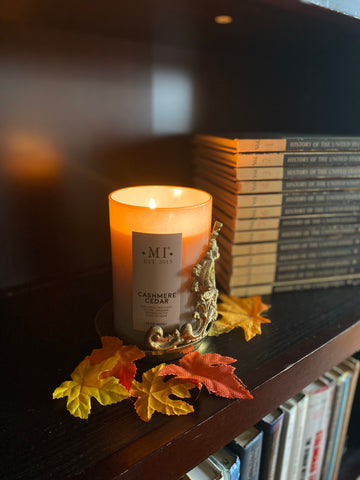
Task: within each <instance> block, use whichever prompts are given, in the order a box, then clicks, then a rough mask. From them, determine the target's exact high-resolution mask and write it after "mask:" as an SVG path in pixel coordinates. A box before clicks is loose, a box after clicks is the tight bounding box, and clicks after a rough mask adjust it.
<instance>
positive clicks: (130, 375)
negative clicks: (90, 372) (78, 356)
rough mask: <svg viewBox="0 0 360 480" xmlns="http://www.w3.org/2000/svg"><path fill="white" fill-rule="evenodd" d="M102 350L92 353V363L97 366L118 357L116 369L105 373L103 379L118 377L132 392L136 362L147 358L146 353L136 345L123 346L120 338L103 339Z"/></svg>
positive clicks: (109, 337) (107, 337) (106, 337)
mask: <svg viewBox="0 0 360 480" xmlns="http://www.w3.org/2000/svg"><path fill="white" fill-rule="evenodd" d="M101 343H102V348H98V349H95V350H93V351H92V352H91V355H90V363H91V365H96V364H97V363H100V362H102V361H103V360H105V359H107V358H109V357H117V358H118V361H117V363H116V365H115V366H114V368H112V369H111V370H110V371H108V372H104V373H103V374H102V375H101V378H106V377H116V378H118V379H119V382H120V383H121V384H122V385H124V386H125V387H126V389H127V390H129V391H130V388H131V384H132V381H133V379H134V377H135V374H136V365H135V363H134V362H135V360H139V359H140V358H143V357H144V356H145V353H144V352H143V351H142V350H140V349H139V348H138V347H136V346H135V345H123V342H122V340H120V338H118V337H111V336H104V337H101Z"/></svg>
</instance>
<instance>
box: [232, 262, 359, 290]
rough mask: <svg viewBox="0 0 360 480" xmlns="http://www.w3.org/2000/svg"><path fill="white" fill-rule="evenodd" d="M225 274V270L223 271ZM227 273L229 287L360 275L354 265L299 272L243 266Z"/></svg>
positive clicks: (357, 267)
mask: <svg viewBox="0 0 360 480" xmlns="http://www.w3.org/2000/svg"><path fill="white" fill-rule="evenodd" d="M225 275H226V272H225ZM227 275H228V283H229V285H230V287H244V286H246V285H259V284H261V283H271V284H276V283H285V282H289V283H290V282H295V281H308V280H314V281H315V280H317V281H321V280H322V279H328V280H329V279H331V278H333V277H340V276H343V277H344V276H348V275H360V266H356V267H348V268H346V267H334V268H321V269H320V268H319V269H317V270H315V271H314V270H309V271H307V270H305V271H301V272H285V273H277V272H276V271H275V267H272V266H271V268H269V269H266V270H265V269H263V271H262V272H260V273H259V272H258V270H254V269H251V268H249V269H246V267H245V268H243V269H241V272H240V271H237V272H236V275H234V274H233V275H231V274H229V273H227Z"/></svg>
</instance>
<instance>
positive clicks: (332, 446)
mask: <svg viewBox="0 0 360 480" xmlns="http://www.w3.org/2000/svg"><path fill="white" fill-rule="evenodd" d="M350 380H351V375H350V374H349V372H342V373H341V376H340V378H339V380H338V382H337V385H336V386H335V397H334V406H333V417H332V419H331V424H330V431H329V443H328V445H327V447H326V453H325V461H324V465H323V470H322V478H323V479H324V480H331V478H332V475H333V472H334V468H335V458H336V452H337V450H338V445H339V439H340V431H341V426H342V424H343V419H344V414H345V405H346V400H347V397H348V392H349V385H350Z"/></svg>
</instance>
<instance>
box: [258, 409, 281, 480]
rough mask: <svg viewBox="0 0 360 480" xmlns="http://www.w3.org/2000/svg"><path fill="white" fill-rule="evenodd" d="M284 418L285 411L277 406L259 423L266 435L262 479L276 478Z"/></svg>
mask: <svg viewBox="0 0 360 480" xmlns="http://www.w3.org/2000/svg"><path fill="white" fill-rule="evenodd" d="M283 419H284V413H283V411H282V410H280V409H279V408H277V409H276V410H274V411H273V412H271V413H269V414H268V415H266V416H265V417H264V418H262V419H261V420H260V422H259V423H258V424H257V427H259V428H260V429H261V430H262V431H263V435H264V436H263V445H262V452H261V462H260V476H259V478H260V480H274V479H275V467H276V461H277V458H278V451H279V443H280V434H281V429H282V424H283Z"/></svg>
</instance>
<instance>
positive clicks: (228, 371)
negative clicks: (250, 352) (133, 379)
mask: <svg viewBox="0 0 360 480" xmlns="http://www.w3.org/2000/svg"><path fill="white" fill-rule="evenodd" d="M234 362H236V360H235V359H234V358H231V357H223V356H222V355H219V354H218V353H207V354H205V355H202V354H201V353H200V352H198V351H194V352H191V353H188V354H187V355H185V356H184V357H182V358H181V359H180V361H179V365H174V364H170V365H166V366H165V367H164V368H163V369H162V370H161V372H160V373H159V375H161V376H163V375H176V376H177V377H178V378H182V379H186V380H188V381H189V382H193V383H195V384H196V385H197V386H198V387H199V388H201V386H202V385H205V387H206V388H207V390H208V391H209V392H210V393H215V394H216V395H219V396H220V397H226V398H253V397H252V395H251V393H250V392H249V391H248V390H247V388H246V386H245V385H244V383H243V382H242V381H241V380H240V378H238V377H237V376H236V375H235V373H234V370H235V367H233V366H231V365H229V364H230V363H234Z"/></svg>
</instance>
